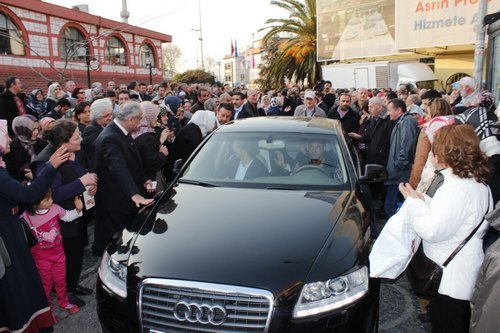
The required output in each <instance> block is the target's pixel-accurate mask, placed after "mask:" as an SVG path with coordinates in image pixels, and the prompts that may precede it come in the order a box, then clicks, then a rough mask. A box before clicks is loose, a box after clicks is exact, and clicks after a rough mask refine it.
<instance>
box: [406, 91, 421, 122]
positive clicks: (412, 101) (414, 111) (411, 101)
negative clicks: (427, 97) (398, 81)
mask: <svg viewBox="0 0 500 333" xmlns="http://www.w3.org/2000/svg"><path fill="white" fill-rule="evenodd" d="M405 103H406V109H407V110H408V113H409V114H410V115H411V116H412V117H413V118H415V120H416V121H417V122H418V124H419V125H422V124H423V123H424V122H425V119H424V110H422V108H421V107H420V104H421V100H420V97H418V95H417V94H412V95H409V96H408V97H407V98H406V101H405Z"/></svg>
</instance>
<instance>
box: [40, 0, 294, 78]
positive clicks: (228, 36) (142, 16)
mask: <svg viewBox="0 0 500 333" xmlns="http://www.w3.org/2000/svg"><path fill="white" fill-rule="evenodd" d="M44 1H46V2H50V3H54V4H57V5H60V6H64V7H71V6H74V5H80V4H87V5H89V11H90V13H91V14H94V15H100V16H102V17H105V18H108V19H112V20H116V21H121V17H120V12H121V6H122V1H121V0H81V1H79V0H44ZM270 1H271V0H200V1H199V0H179V1H171V0H166V1H165V0H164V1H146V0H128V1H127V6H128V11H129V12H130V17H129V24H132V25H136V26H140V27H143V28H147V29H150V30H155V31H158V32H161V33H165V34H168V35H171V36H172V44H174V45H177V46H178V47H179V48H180V49H181V51H182V55H183V60H182V61H181V63H182V62H183V63H182V64H181V66H182V68H180V69H181V70H184V69H188V68H196V65H197V59H199V61H200V62H201V56H200V42H199V40H198V38H199V32H198V31H193V30H192V29H199V26H200V23H199V22H200V19H199V15H198V13H199V11H198V8H199V7H198V4H199V3H200V2H201V23H202V33H203V53H204V56H205V58H206V57H207V56H210V57H212V58H213V59H214V60H215V61H219V59H222V58H223V57H224V55H227V54H229V53H230V52H231V40H234V39H236V41H237V44H238V49H239V50H242V49H243V48H244V47H245V46H246V45H248V44H249V43H251V40H252V33H254V34H255V38H257V37H259V36H262V35H263V33H262V32H261V33H259V34H258V33H257V31H258V30H259V29H260V28H262V27H264V26H265V25H264V22H265V21H266V20H267V19H269V18H280V17H286V16H287V13H286V11H284V10H282V9H281V8H279V7H277V6H272V5H271V4H270Z"/></svg>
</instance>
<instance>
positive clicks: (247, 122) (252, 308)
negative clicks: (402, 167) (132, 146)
mask: <svg viewBox="0 0 500 333" xmlns="http://www.w3.org/2000/svg"><path fill="white" fill-rule="evenodd" d="M370 167H372V166H367V170H368V169H370ZM375 167H376V166H375ZM359 169H360V168H359V163H358V159H357V155H356V152H355V150H354V149H353V147H352V145H351V143H350V142H349V140H348V139H346V138H345V136H344V135H343V134H342V129H341V125H340V123H339V122H338V121H336V120H331V119H324V118H313V119H312V120H311V119H299V118H283V117H278V118H266V117H259V118H250V119H244V120H241V121H239V120H238V121H234V122H231V123H229V124H226V125H224V126H222V127H219V128H218V129H217V130H216V131H214V132H213V133H211V134H210V135H209V136H208V137H207V139H205V140H204V142H203V143H202V144H201V145H200V146H199V147H198V148H197V150H196V151H195V152H194V153H193V154H192V155H191V157H190V158H189V160H188V161H185V163H184V165H183V167H182V168H181V170H180V171H179V172H178V174H177V177H176V178H175V180H174V181H173V183H172V185H171V186H170V187H169V188H167V189H166V190H165V191H164V193H163V194H162V195H159V198H158V199H157V200H156V202H155V204H154V205H153V206H150V207H146V208H144V209H143V210H142V211H141V212H140V213H139V214H138V215H137V217H136V218H135V219H134V220H133V221H126V228H125V229H124V230H123V231H121V232H120V233H118V234H116V235H115V237H114V239H113V241H112V242H111V244H110V245H109V246H108V248H107V249H106V251H105V253H104V255H103V257H102V260H101V263H100V266H99V274H98V281H97V296H96V297H97V312H98V315H99V319H100V322H101V325H102V328H103V331H104V332H155V333H159V332H168V333H170V332H372V331H373V330H374V328H375V327H376V322H377V320H378V302H379V301H378V294H379V285H378V283H377V282H376V281H373V280H371V279H369V275H368V265H369V263H368V252H369V248H370V241H371V237H370V227H369V225H370V216H369V213H368V210H367V208H366V203H365V199H364V194H363V190H362V184H361V183H362V182H365V181H370V180H373V179H375V178H377V177H378V176H380V175H379V173H378V169H377V168H371V169H370V170H371V171H374V172H370V174H369V175H368V174H366V175H363V176H361V175H360V170H359Z"/></svg>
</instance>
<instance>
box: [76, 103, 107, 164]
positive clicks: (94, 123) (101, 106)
mask: <svg viewBox="0 0 500 333" xmlns="http://www.w3.org/2000/svg"><path fill="white" fill-rule="evenodd" d="M112 112H113V104H112V102H111V100H110V99H109V98H101V99H98V100H96V101H94V103H92V105H91V106H90V124H89V125H88V126H87V127H85V130H84V131H83V133H82V148H83V150H84V151H85V155H86V156H87V159H88V162H89V165H90V166H91V168H92V170H94V169H95V166H94V151H95V140H96V139H97V137H98V136H99V134H101V132H102V130H103V129H104V127H106V126H107V125H108V124H109V123H110V122H111V115H112Z"/></svg>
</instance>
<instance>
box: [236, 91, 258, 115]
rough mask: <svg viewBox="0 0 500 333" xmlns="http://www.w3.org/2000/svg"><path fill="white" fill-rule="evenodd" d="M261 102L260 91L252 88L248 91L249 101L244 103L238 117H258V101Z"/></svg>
mask: <svg viewBox="0 0 500 333" xmlns="http://www.w3.org/2000/svg"><path fill="white" fill-rule="evenodd" d="M258 102H259V92H258V91H257V90H255V89H250V90H248V92H247V102H246V103H245V104H244V105H243V109H241V112H240V114H239V115H238V119H242V118H250V117H258V116H259V110H258V109H257V103H258Z"/></svg>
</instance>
